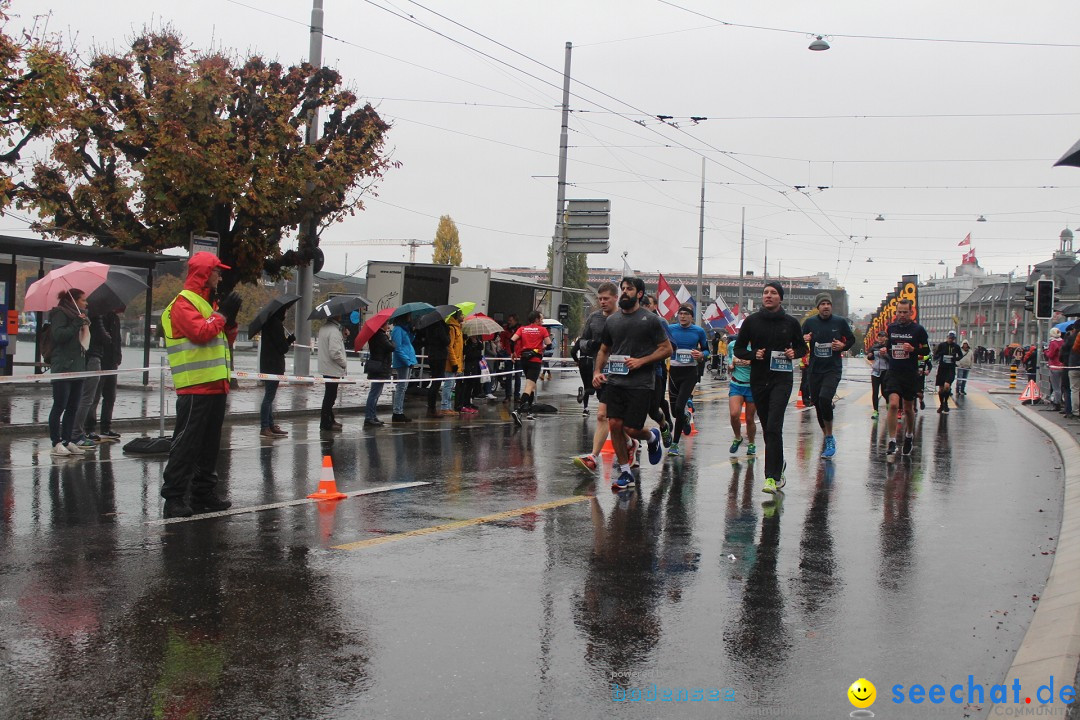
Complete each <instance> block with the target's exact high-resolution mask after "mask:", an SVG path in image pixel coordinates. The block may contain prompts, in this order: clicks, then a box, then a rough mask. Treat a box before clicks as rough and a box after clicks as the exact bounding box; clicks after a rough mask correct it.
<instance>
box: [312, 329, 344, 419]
mask: <svg viewBox="0 0 1080 720" xmlns="http://www.w3.org/2000/svg"><path fill="white" fill-rule="evenodd" d="M346 360H347V359H346V357H345V338H344V336H343V335H342V334H341V318H340V316H337V315H333V316H331V317H328V318H327V319H326V322H325V323H323V326H322V327H321V328H319V372H320V373H321V374H322V376H323V377H324V378H328V379H331V380H335V379H337V378H343V377H345V376H346V375H348V374H349V368H348V364H347V362H346ZM337 394H338V383H336V382H328V383H326V389H325V390H324V391H323V401H322V414H321V416H320V418H319V429H320V430H341V428H342V425H341V423H339V422H338V421H337V418H335V417H334V403H335V402H337Z"/></svg>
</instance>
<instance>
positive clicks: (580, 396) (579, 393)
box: [577, 387, 585, 403]
mask: <svg viewBox="0 0 1080 720" xmlns="http://www.w3.org/2000/svg"><path fill="white" fill-rule="evenodd" d="M584 399H585V388H583V387H579V388H578V389H577V401H578V403H580V402H581V401H582V400H584Z"/></svg>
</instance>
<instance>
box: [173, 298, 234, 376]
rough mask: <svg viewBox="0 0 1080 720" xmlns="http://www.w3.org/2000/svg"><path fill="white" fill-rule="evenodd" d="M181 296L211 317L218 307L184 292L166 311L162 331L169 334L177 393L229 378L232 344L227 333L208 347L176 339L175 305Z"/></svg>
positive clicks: (221, 334)
mask: <svg viewBox="0 0 1080 720" xmlns="http://www.w3.org/2000/svg"><path fill="white" fill-rule="evenodd" d="M180 297H184V298H187V300H188V301H189V302H190V303H191V304H192V305H194V306H195V308H196V309H197V310H198V311H199V312H200V313H202V316H203V317H204V318H208V317H210V316H211V315H212V314H213V312H214V308H213V307H211V306H210V303H208V302H206V300H204V299H203V297H202V296H201V295H199V294H198V293H196V292H192V291H191V290H181V291H180V294H179V295H177V296H176V297H175V298H173V301H172V302H171V303H169V307H167V308H165V312H163V313H161V329H162V330H163V331H164V332H165V350H166V351H167V352H168V354H169V367H170V368H172V376H173V387H175V388H176V389H177V390H179V389H181V388H186V387H191V386H192V385H202V384H203V383H208V382H214V381H215V380H228V379H229V365H230V357H229V341H228V339H227V338H226V337H225V333H224V332H219V333H218V334H217V337H215V338H214V339H213V340H211V341H210V342H208V343H207V344H206V345H196V344H195V343H193V342H191V341H190V340H188V339H187V338H185V337H173V332H172V306H173V304H175V303H176V300H177V299H178V298H180Z"/></svg>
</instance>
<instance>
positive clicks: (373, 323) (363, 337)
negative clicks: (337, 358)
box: [353, 308, 394, 350]
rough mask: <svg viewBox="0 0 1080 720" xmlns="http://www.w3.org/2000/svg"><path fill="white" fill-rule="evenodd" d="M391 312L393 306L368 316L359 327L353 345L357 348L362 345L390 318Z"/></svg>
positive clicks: (392, 311)
mask: <svg viewBox="0 0 1080 720" xmlns="http://www.w3.org/2000/svg"><path fill="white" fill-rule="evenodd" d="M393 313H394V308H386V309H385V310H380V311H379V312H377V313H375V314H374V315H372V316H371V317H370V318H368V321H367V322H365V323H364V325H363V327H361V328H360V333H359V334H358V335H357V336H356V344H355V345H354V346H353V347H355V348H356V349H357V350H359V349H360V348H362V347H364V345H366V344H367V341H368V340H370V339H371V338H372V336H373V335H374V334H375V333H377V332H378V331H379V328H381V327H382V326H383V325H385V324H386V321H387V320H389V319H390V316H391V315H392V314H393Z"/></svg>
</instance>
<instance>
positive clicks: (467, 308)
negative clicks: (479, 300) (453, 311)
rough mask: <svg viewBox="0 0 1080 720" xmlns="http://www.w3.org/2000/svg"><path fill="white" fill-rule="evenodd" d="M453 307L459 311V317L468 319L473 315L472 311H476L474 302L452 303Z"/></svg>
mask: <svg viewBox="0 0 1080 720" xmlns="http://www.w3.org/2000/svg"><path fill="white" fill-rule="evenodd" d="M454 307H456V308H457V309H458V310H460V311H461V317H469V316H470V315H472V314H473V310H475V309H476V303H474V302H459V303H454Z"/></svg>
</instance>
